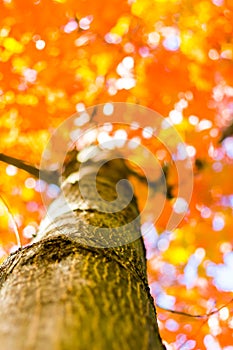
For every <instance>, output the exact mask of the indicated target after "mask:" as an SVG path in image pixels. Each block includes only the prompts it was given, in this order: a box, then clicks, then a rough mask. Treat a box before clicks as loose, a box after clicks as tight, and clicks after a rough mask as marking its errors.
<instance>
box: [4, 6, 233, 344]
mask: <svg viewBox="0 0 233 350" xmlns="http://www.w3.org/2000/svg"><path fill="white" fill-rule="evenodd" d="M0 6H1V15H0V16H1V24H0V26H1V28H0V40H1V42H0V50H1V51H0V72H1V73H0V79H1V80H0V89H1V97H0V108H1V124H0V127H1V153H4V154H7V155H9V156H14V157H16V158H20V159H22V160H24V161H28V162H29V163H31V164H36V165H38V166H39V162H40V158H41V154H42V151H43V148H44V144H45V143H46V141H47V140H48V138H49V135H50V133H51V132H52V131H53V130H54V128H56V127H57V126H58V125H59V123H60V122H61V121H63V120H64V119H66V118H67V117H69V116H70V115H71V114H73V113H74V112H75V110H77V111H81V110H83V109H84V108H86V107H88V106H90V105H94V104H97V103H100V102H106V101H125V102H133V103H139V104H141V105H145V106H148V107H150V108H152V109H154V110H157V111H158V112H159V113H160V114H162V115H164V116H165V117H168V118H169V120H170V121H171V122H172V123H173V124H174V125H175V127H176V128H177V130H178V131H179V133H180V134H181V135H182V136H183V138H184V140H185V142H186V144H187V146H188V148H187V150H188V152H189V155H190V156H191V158H192V161H193V166H194V171H195V178H194V191H193V196H192V201H191V205H190V209H189V212H188V213H187V215H186V217H185V219H184V220H183V222H182V223H181V225H180V226H179V228H178V229H176V230H175V231H174V232H172V233H168V232H164V228H165V226H166V218H167V217H168V215H169V213H170V211H171V210H172V205H173V200H174V198H175V196H176V176H175V172H173V171H172V165H171V162H170V159H169V155H168V154H167V153H166V150H164V149H162V148H159V147H157V145H153V144H152V143H151V141H150V140H148V139H146V138H144V137H143V135H142V134H141V133H140V132H139V131H137V130H135V128H132V130H131V133H130V135H129V137H131V138H134V137H139V138H140V139H141V142H142V143H143V144H145V145H146V146H147V147H151V148H152V149H154V152H155V153H156V155H157V156H158V159H159V160H160V161H161V162H162V163H163V164H164V163H166V164H169V166H170V170H171V171H169V176H168V178H167V182H168V184H169V185H170V186H173V187H172V188H173V193H172V196H173V198H172V199H171V200H167V202H166V205H165V208H164V211H163V213H162V215H161V217H160V218H159V220H158V222H157V225H156V228H155V230H154V233H153V234H151V238H150V240H149V242H146V245H147V257H148V275H149V283H150V286H151V291H152V294H153V296H154V297H155V298H156V302H157V303H158V304H160V305H161V306H163V307H165V308H172V309H176V310H178V311H180V312H183V313H185V312H187V313H191V314H202V315H205V314H208V313H209V312H211V311H214V310H215V308H220V307H221V306H224V305H225V306H224V307H223V308H222V309H221V310H220V312H219V313H214V314H212V315H211V316H209V317H204V318H190V317H187V316H184V315H176V314H171V313H169V312H165V311H162V310H159V314H158V318H159V326H160V329H161V334H162V337H163V339H165V340H166V342H167V348H168V349H178V348H182V346H183V348H187V349H192V348H200V349H205V348H206V349H212V348H213V347H215V348H217V349H218V348H219V349H229V347H230V346H231V343H232V341H231V336H232V322H233V321H232V316H231V310H232V304H231V303H229V302H230V301H231V298H232V296H231V292H232V289H233V286H232V279H231V272H230V271H231V267H232V235H231V232H232V219H231V217H232V183H231V182H230V181H228V179H229V176H230V175H231V173H232V158H233V155H232V138H231V137H227V138H225V140H224V141H223V142H222V143H220V142H219V140H220V139H221V137H222V136H221V135H222V129H225V128H226V127H227V126H228V125H229V124H230V123H231V120H232V96H233V92H232V91H233V88H232V86H233V84H232V79H233V78H232V77H233V75H232V15H233V13H232V5H231V3H230V2H227V1H225V2H223V1H220V0H219V1H218V0H216V1H212V2H211V1H195V2H194V1H193V2H192V1H185V0H182V1H179V2H178V1H175V0H174V1H172V0H171V1H166V2H164V1H153V2H151V1H146V0H138V1H135V2H126V1H121V2H120V3H119V2H118V1H116V2H115V1H108V2H106V4H105V6H102V4H98V3H97V2H94V1H83V2H81V3H79V4H77V2H76V1H72V0H70V1H69V0H67V1H65V0H64V1H63V0H59V1H27V2H22V1H20V0H16V1H13V0H12V1H3V2H2V3H1V5H0ZM51 14H53V16H51ZM129 57H130V59H128V58H129ZM228 130H229V129H228ZM227 135H229V136H230V135H231V133H228V134H227ZM29 148H30V153H29V152H28V149H29ZM0 166H1V174H2V175H1V179H0V190H1V194H2V196H4V198H7V202H8V204H9V206H10V210H11V212H12V214H13V216H14V218H15V220H16V222H17V224H18V226H19V231H20V234H21V237H22V240H23V243H24V244H26V243H27V242H28V240H29V239H30V237H31V236H32V235H33V234H34V233H35V232H36V230H37V227H38V224H39V222H40V220H41V218H42V217H43V215H44V209H43V205H42V202H41V199H40V192H41V191H44V192H46V195H47V197H48V199H49V198H51V199H52V198H53V197H55V196H56V194H57V193H56V187H54V186H52V185H46V183H43V182H38V181H37V180H35V179H33V178H32V177H28V175H26V174H25V173H24V172H23V171H17V169H16V168H14V167H12V166H10V165H8V166H6V165H3V164H1V165H0ZM139 183H140V182H139ZM139 183H138V186H139ZM140 186H141V187H140V188H141V191H140V192H143V189H144V187H143V186H144V185H143V184H140ZM141 201H142V202H143V196H142V197H141ZM142 204H143V203H142ZM142 204H140V198H139V206H140V205H142ZM9 224H10V230H9V228H8V225H9ZM11 226H12V224H11V223H10V222H9V215H8V214H7V211H6V209H5V205H4V204H2V205H1V251H0V252H1V256H2V258H4V257H5V256H6V253H8V252H9V251H11V250H14V249H15V246H14V245H15V243H14V242H15V239H14V235H13V233H12V232H13V230H12V228H11Z"/></svg>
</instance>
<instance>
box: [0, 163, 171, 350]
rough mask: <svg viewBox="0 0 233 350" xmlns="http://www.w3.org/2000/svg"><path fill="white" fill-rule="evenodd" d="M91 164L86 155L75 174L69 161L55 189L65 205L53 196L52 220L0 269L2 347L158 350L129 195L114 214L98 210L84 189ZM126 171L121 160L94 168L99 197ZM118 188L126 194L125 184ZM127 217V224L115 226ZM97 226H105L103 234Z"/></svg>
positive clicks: (110, 193)
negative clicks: (57, 189) (86, 160)
mask: <svg viewBox="0 0 233 350" xmlns="http://www.w3.org/2000/svg"><path fill="white" fill-rule="evenodd" d="M98 165H99V163H98V162H97V161H89V162H88V163H87V166H86V167H85V168H83V174H81V173H79V169H78V163H76V164H75V163H74V161H73V160H72V161H70V163H69V165H68V166H67V168H66V171H65V173H64V174H65V179H64V181H63V185H62V188H63V191H64V193H65V198H66V200H67V201H68V202H69V204H70V206H71V208H72V211H67V210H64V208H63V207H62V206H63V204H64V203H63V204H61V203H62V196H60V197H59V198H58V199H56V200H55V201H54V202H53V204H52V205H51V207H50V210H49V212H50V216H52V217H53V220H54V223H51V222H50V223H48V224H44V225H43V224H42V228H41V231H40V233H39V235H38V238H37V241H35V242H34V243H33V244H32V245H29V246H27V247H24V248H22V249H20V250H18V251H17V252H15V253H13V254H11V255H10V256H9V257H8V259H7V260H6V261H5V262H4V263H3V265H2V266H1V267H0V344H1V345H0V347H1V349H2V350H87V349H94V350H107V349H110V350H122V349H123V350H144V349H153V350H154V349H157V350H160V349H164V348H165V347H164V346H163V344H162V342H161V339H160V336H159V331H158V326H157V321H156V314H155V308H154V303H153V299H152V297H151V296H150V292H149V287H148V282H147V277H146V265H145V252H144V246H143V242H142V238H141V237H139V236H140V222H139V220H138V218H137V217H138V209H137V203H136V199H135V198H132V200H131V202H130V203H129V204H128V205H127V206H126V207H125V209H123V210H121V211H120V212H116V213H111V212H107V213H104V208H103V207H102V206H103V204H102V202H101V201H100V200H99V198H96V197H95V195H94V194H93V192H92V187H91V186H92V182H93V176H92V173H94V172H95V171H96V167H97V166H98ZM85 170H87V171H85ZM73 173H75V174H76V175H75V176H76V177H75V176H73V175H74V174H73ZM77 175H78V176H79V177H81V180H82V181H83V188H84V191H85V196H84V197H85V198H83V193H82V195H81V193H80V188H79V182H78V181H77V180H74V178H77ZM72 176H73V177H72ZM126 177H127V168H126V166H125V163H124V161H123V160H121V159H115V160H111V161H110V162H108V163H106V164H105V165H103V166H102V168H101V169H100V171H99V173H98V176H97V178H96V183H97V185H96V186H97V189H98V192H99V193H100V195H101V196H102V197H103V198H104V200H105V201H114V200H115V199H116V197H117V193H116V183H117V182H118V181H119V180H120V179H122V178H126ZM123 187H124V191H123V192H122V193H125V194H127V195H126V197H127V196H128V193H129V191H130V189H129V188H128V187H127V184H124V186H123ZM121 200H122V201H123V202H124V200H125V198H124V196H123V197H122V198H121ZM134 219H135V220H134ZM127 223H131V224H130V225H129V227H130V229H129V228H128V227H127V226H122V225H125V224H127ZM46 225H47V226H46ZM119 225H121V226H122V229H121V230H120V231H119V230H118V229H117V227H118V226H119ZM100 227H101V228H109V232H108V235H109V237H106V236H104V235H103V234H102V231H101V230H99V228H100ZM125 227H126V229H125ZM134 237H137V239H136V240H134ZM138 237H139V238H138ZM125 239H126V241H125ZM122 241H124V242H126V244H124V245H121V244H122ZM109 242H110V243H109Z"/></svg>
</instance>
